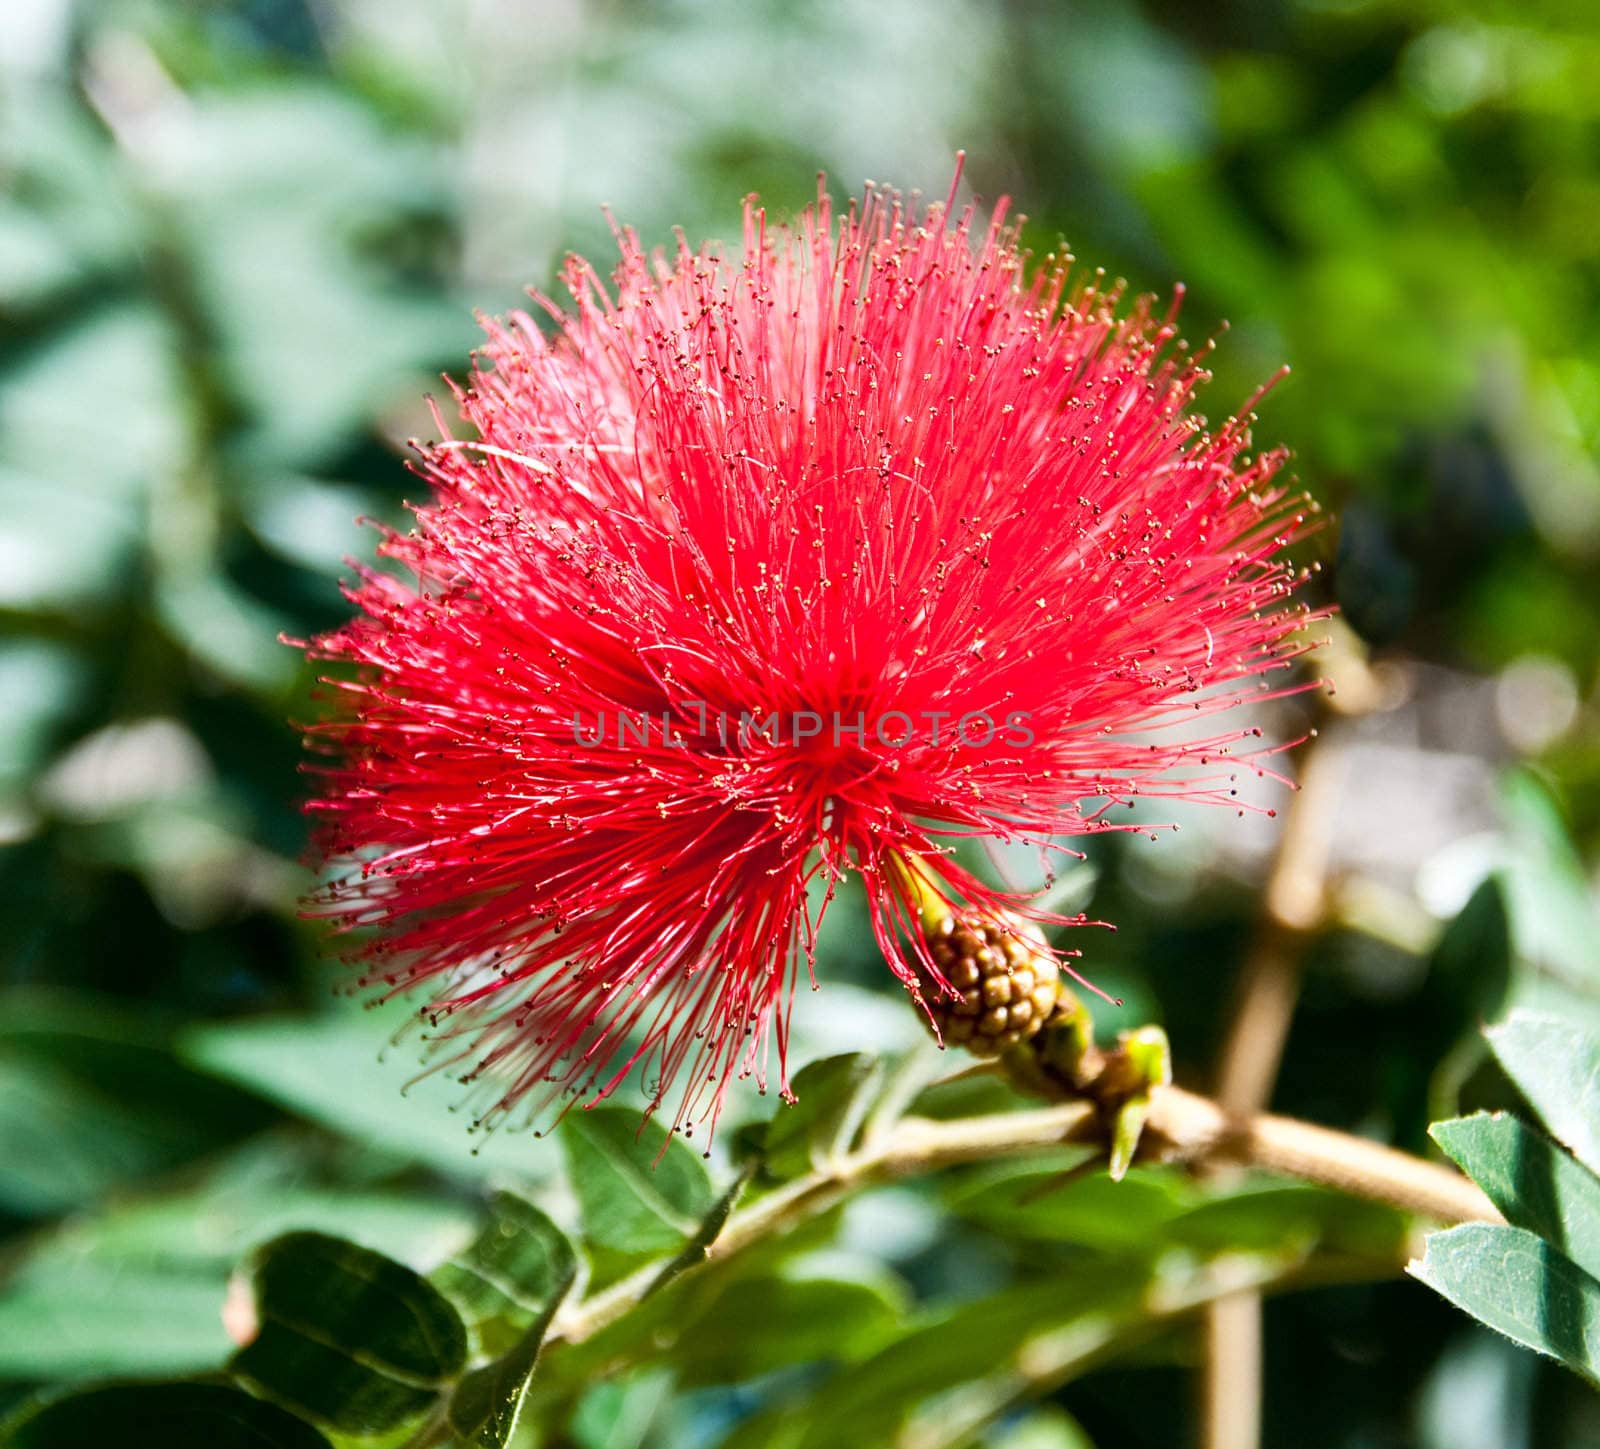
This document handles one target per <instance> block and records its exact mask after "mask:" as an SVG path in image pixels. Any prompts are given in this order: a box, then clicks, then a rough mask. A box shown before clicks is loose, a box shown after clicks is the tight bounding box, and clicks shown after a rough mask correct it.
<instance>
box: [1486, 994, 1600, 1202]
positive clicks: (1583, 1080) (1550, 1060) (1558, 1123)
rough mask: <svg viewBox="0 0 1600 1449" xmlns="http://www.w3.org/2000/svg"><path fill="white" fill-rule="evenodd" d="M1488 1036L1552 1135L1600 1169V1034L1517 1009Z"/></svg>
mask: <svg viewBox="0 0 1600 1449" xmlns="http://www.w3.org/2000/svg"><path fill="white" fill-rule="evenodd" d="M1484 1035H1485V1036H1486V1037H1487V1038H1488V1039H1489V1048H1490V1050H1491V1051H1493V1052H1494V1054H1495V1057H1496V1058H1497V1060H1498V1061H1499V1063H1500V1065H1501V1066H1502V1067H1503V1068H1504V1069H1505V1072H1506V1075H1507V1076H1509V1077H1510V1078H1511V1080H1512V1081H1513V1082H1515V1083H1516V1084H1517V1089H1518V1090H1519V1091H1520V1092H1521V1093H1522V1095H1523V1096H1524V1097H1526V1098H1527V1099H1528V1104H1529V1105H1530V1106H1531V1107H1532V1108H1533V1109H1534V1111H1536V1112H1537V1113H1538V1114H1539V1117H1540V1119H1541V1120H1542V1121H1543V1122H1544V1125H1545V1126H1546V1127H1547V1128H1548V1129H1549V1130H1550V1133H1551V1135H1552V1136H1553V1137H1555V1138H1556V1140H1557V1141H1558V1142H1561V1143H1562V1144H1564V1145H1565V1146H1566V1147H1568V1148H1569V1149H1571V1151H1572V1153H1573V1154H1574V1155H1575V1156H1576V1157H1577V1159H1578V1161H1579V1162H1581V1163H1583V1165H1584V1166H1585V1167H1587V1168H1588V1169H1589V1170H1590V1171H1591V1172H1600V1038H1597V1037H1594V1036H1590V1035H1588V1034H1586V1033H1584V1032H1583V1031H1580V1030H1578V1029H1577V1028H1575V1027H1573V1026H1569V1025H1568V1024H1567V1023H1566V1022H1564V1021H1562V1020H1561V1019H1560V1018H1559V1017H1554V1016H1543V1015H1539V1014H1536V1013H1534V1012H1531V1011H1514V1012H1512V1013H1511V1015H1510V1017H1509V1018H1507V1019H1506V1020H1505V1021H1504V1022H1502V1023H1501V1024H1500V1025H1499V1026H1494V1027H1490V1028H1489V1030H1488V1031H1486V1032H1485V1033H1484Z"/></svg>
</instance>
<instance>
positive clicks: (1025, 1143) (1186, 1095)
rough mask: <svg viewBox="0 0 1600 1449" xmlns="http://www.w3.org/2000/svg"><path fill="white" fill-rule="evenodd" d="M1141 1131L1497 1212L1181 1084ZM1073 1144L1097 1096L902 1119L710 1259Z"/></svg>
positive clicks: (1206, 1152)
mask: <svg viewBox="0 0 1600 1449" xmlns="http://www.w3.org/2000/svg"><path fill="white" fill-rule="evenodd" d="M1145 1133H1146V1134H1147V1137H1148V1138H1149V1140H1150V1141H1151V1142H1152V1144H1153V1145H1159V1148H1160V1149H1161V1151H1162V1153H1163V1155H1164V1156H1166V1157H1168V1158H1169V1159H1173V1160H1180V1161H1184V1162H1190V1163H1200V1162H1206V1161H1232V1162H1237V1163H1241V1164H1244V1165H1250V1166H1256V1167H1260V1168H1264V1169H1266V1170H1268V1171H1272V1172H1279V1173H1284V1174H1286V1175H1288V1176H1292V1177H1296V1178H1299V1179H1301V1180H1302V1181H1305V1182H1313V1183H1319V1184H1322V1185H1324V1186H1328V1187H1334V1188H1338V1189H1340V1190H1342V1191H1344V1192H1349V1193H1352V1194H1354V1195H1356V1196H1359V1197H1364V1198H1369V1199H1372V1200H1374V1201H1378V1202H1385V1203H1390V1204H1392V1205H1394V1206H1396V1207H1400V1208H1404V1209H1406V1210H1408V1211H1411V1212H1414V1213H1416V1214H1418V1215H1419V1216H1423V1217H1428V1218H1434V1219H1437V1220H1440V1221H1445V1222H1461V1221H1466V1220H1479V1221H1491V1222H1492V1221H1499V1214H1498V1213H1496V1212H1495V1209H1494V1207H1493V1206H1492V1204H1491V1203H1490V1202H1489V1200H1488V1199H1487V1198H1486V1197H1484V1195H1483V1194H1482V1193H1481V1192H1480V1191H1479V1190H1478V1189H1477V1188H1476V1187H1475V1186H1473V1184H1472V1183H1471V1182H1469V1181H1468V1180H1467V1179H1466V1178H1464V1177H1462V1176H1460V1175H1459V1174H1457V1173H1456V1172H1454V1171H1452V1170H1451V1169H1449V1168H1446V1167H1441V1166H1438V1165H1436V1164H1434V1163H1430V1162H1425V1161H1423V1160H1422V1159H1421V1158H1417V1157H1412V1156H1410V1155H1408V1154H1407V1153H1404V1152H1397V1151H1395V1150H1394V1149H1392V1148H1389V1147H1383V1146H1380V1145H1378V1144H1377V1143H1373V1142H1368V1141H1366V1140H1365V1139H1363V1138H1360V1137H1352V1136H1349V1135H1347V1134H1345V1133H1342V1132H1334V1131H1330V1130H1328V1129H1327V1128H1322V1127H1315V1126H1312V1125H1311V1124H1309V1123H1306V1122H1298V1121H1295V1120H1293V1119H1292V1118H1288V1117H1273V1116H1267V1115H1260V1116H1255V1117H1251V1118H1246V1119H1238V1118H1234V1117H1231V1116H1230V1115H1229V1114H1228V1113H1226V1112H1224V1111H1223V1109H1222V1108H1221V1107H1220V1106H1219V1105H1218V1104H1217V1103H1216V1102H1213V1101H1211V1100H1210V1099H1209V1098H1206V1097H1201V1096H1197V1095H1196V1094H1194V1093H1192V1092H1186V1091H1183V1090H1181V1089H1180V1088H1177V1087H1158V1088H1156V1089H1155V1090H1154V1092H1153V1093H1152V1095H1151V1101H1150V1113H1149V1117H1148V1120H1147V1122H1146V1125H1145ZM1074 1144H1075V1145H1082V1146H1089V1147H1094V1148H1101V1149H1103V1148H1105V1146H1106V1141H1105V1132H1104V1128H1103V1126H1102V1122H1101V1115H1100V1112H1099V1110H1098V1108H1097V1106H1096V1105H1095V1104H1094V1103H1093V1102H1091V1101H1088V1100H1084V1099H1081V1098H1074V1099H1072V1100H1069V1101H1065V1102H1061V1103H1059V1104H1057V1105H1054V1106H1049V1107H1041V1108H1037V1109H1034V1110H1031V1111H1021V1112H1004V1113H996V1114H993V1115H988V1116H982V1117H964V1118H957V1119H955V1120H952V1121H943V1122H934V1121H928V1120H926V1119H923V1118H918V1117H907V1118H902V1119H901V1120H900V1121H898V1122H896V1123H894V1124H893V1125H892V1126H888V1127H885V1128H884V1129H883V1130H882V1131H881V1132H880V1133H878V1134H877V1135H876V1137H871V1138H869V1139H868V1140H866V1141H864V1142H862V1143H861V1144H860V1145H859V1146H858V1147H856V1148H855V1149H853V1150H852V1151H849V1152H846V1153H842V1154H840V1155H839V1156H837V1157H835V1158H834V1159H832V1160H831V1161H829V1162H827V1163H825V1164H823V1165H821V1166H819V1167H817V1168H816V1169H815V1170H814V1171H812V1172H810V1173H808V1174H807V1175H806V1176H804V1177H800V1178H796V1179H795V1180H793V1181H792V1182H789V1183H786V1184H784V1185H783V1186H782V1187H780V1188H777V1189H775V1190H774V1191H772V1192H770V1193H768V1194H767V1195H766V1196H764V1197H761V1198H758V1199H757V1200H756V1201H755V1202H753V1203H751V1204H750V1205H749V1206H748V1207H745V1208H741V1209H739V1210H738V1211H736V1212H734V1213H733V1214H732V1215H731V1216H730V1217H729V1219H728V1222H727V1225H726V1226H725V1227H724V1228H723V1230H722V1232H721V1233H720V1234H719V1235H718V1237H717V1238H716V1239H715V1240H714V1241H712V1242H711V1243H709V1244H708V1245H707V1246H706V1249H705V1258H706V1261H708V1262H716V1261H721V1260H723V1259H726V1258H731V1257H733V1256H734V1255H735V1254H736V1253H738V1252H740V1251H741V1250H742V1249H744V1248H746V1247H749V1246H750V1245H751V1244H752V1243H756V1242H759V1241H761V1240H762V1239H764V1238H766V1237H768V1236H770V1235H772V1234H774V1233H779V1232H783V1231H785V1230H787V1229H788V1228H790V1227H792V1226H794V1225H795V1224H796V1223H799V1222H801V1221H803V1220H805V1219H806V1218H809V1217H812V1216H814V1215H815V1214H817V1213H820V1212H824V1211H826V1210H827V1209H828V1208H830V1207H832V1206H833V1205H834V1204H835V1203H837V1202H839V1201H841V1200H842V1199H843V1198H845V1197H848V1196H849V1195H851V1194H852V1193H854V1192H858V1191H861V1190H863V1189H865V1188H869V1187H874V1186H877V1185H879V1184H882V1183H886V1182H892V1181H895V1180H898V1179H901V1178H907V1177H916V1176H920V1175H922V1174H923V1173H929V1172H935V1171H938V1170H939V1169H940V1168H944V1167H951V1166H955V1165H957V1164H960V1163H968V1162H983V1161H989V1160H992V1159H996V1158H1002V1157H1007V1156H1012V1155H1015V1154H1019V1153H1027V1152H1037V1151H1040V1150H1041V1149H1048V1148H1051V1147H1060V1146H1063V1145H1074ZM660 1271H661V1265H660V1264H659V1263H652V1264H648V1265H646V1266H645V1267H644V1268H641V1269H639V1270H638V1271H637V1272H635V1273H632V1274H630V1275H629V1276H628V1277H626V1278H623V1279H622V1280H621V1281H619V1282H617V1283H614V1284H613V1285H612V1286H611V1287H609V1288H606V1289H603V1290H602V1291H600V1292H599V1293H595V1294H591V1295H590V1296H588V1297H587V1298H585V1299H583V1300H582V1301H581V1302H579V1303H576V1304H571V1305H569V1306H567V1307H566V1308H564V1309H563V1310H562V1311H561V1313H560V1314H559V1315H558V1316H557V1318H556V1321H555V1324H554V1325H553V1328H552V1331H551V1334H550V1339H549V1341H550V1342H551V1343H555V1342H560V1341H565V1342H567V1343H581V1342H582V1341H583V1340H585V1339H587V1338H591V1337H593V1336H594V1335H595V1334H596V1333H598V1332H599V1331H600V1330H601V1329H602V1328H605V1327H606V1326H607V1325H608V1324H610V1323H613V1322H615V1321H616V1320H617V1319H618V1318H620V1317H622V1316H623V1315H624V1314H626V1313H627V1311H628V1310H629V1309H630V1308H631V1307H632V1306H633V1305H634V1304H635V1303H636V1302H638V1301H639V1300H640V1299H641V1298H643V1297H644V1296H645V1294H646V1293H647V1292H648V1291H649V1290H650V1288H651V1286H652V1285H653V1284H654V1283H655V1282H656V1281H657V1280H658V1279H659V1277H660Z"/></svg>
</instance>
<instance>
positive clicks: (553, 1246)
mask: <svg viewBox="0 0 1600 1449" xmlns="http://www.w3.org/2000/svg"><path fill="white" fill-rule="evenodd" d="M519 1206H521V1207H523V1208H525V1209H526V1210H527V1212H528V1213H535V1212H536V1211H537V1210H536V1209H532V1208H527V1205H526V1204H519ZM537 1216H538V1217H539V1218H540V1219H543V1225H542V1226H539V1225H537V1224H534V1223H533V1222H532V1220H531V1219H528V1218H526V1217H524V1218H523V1220H522V1221H523V1224H524V1226H520V1227H516V1228H514V1233H526V1232H529V1231H531V1232H532V1233H533V1235H534V1236H536V1237H538V1238H539V1239H540V1241H541V1243H542V1246H543V1248H544V1254H543V1259H542V1261H541V1263H540V1264H539V1266H538V1267H537V1268H536V1269H535V1274H536V1277H537V1281H538V1283H539V1284H540V1285H541V1286H540V1290H539V1291H540V1294H541V1296H542V1298H543V1306H542V1308H541V1310H540V1312H539V1314H538V1316H537V1317H536V1318H535V1319H534V1320H533V1322H532V1323H531V1324H530V1325H529V1326H528V1328H527V1330H526V1332H524V1334H523V1335H522V1337H521V1338H520V1339H519V1340H518V1341H517V1342H516V1343H515V1344H514V1345H513V1346H512V1347H511V1349H510V1350H509V1351H508V1352H507V1353H505V1354H504V1355H503V1356H502V1357H501V1358H499V1359H497V1360H495V1362H493V1363H491V1364H487V1365H485V1366H484V1367H483V1368H481V1369H478V1370H476V1371H475V1372H473V1373H470V1374H468V1375H467V1377H466V1378H464V1379H463V1380H462V1381H461V1384H460V1386H459V1387H458V1388H457V1389H456V1391H455V1393H454V1394H453V1395H452V1396H451V1399H450V1426H451V1428H453V1429H454V1430H455V1432H456V1433H457V1434H458V1435H459V1436H460V1437H461V1438H462V1439H464V1440H465V1441H466V1442H467V1443H468V1444H470V1445H473V1446H475V1449H504V1446H505V1445H507V1444H509V1443H510V1442H511V1440H512V1436H513V1435H515V1433H516V1432H517V1424H518V1422H519V1420H520V1419H521V1417H522V1411H523V1407H524V1405H525V1404H526V1403H527V1399H528V1389H529V1386H530V1385H531V1383H532V1381H533V1371H534V1368H535V1366H536V1365H537V1364H538V1362H539V1350H540V1349H541V1348H542V1347H543V1346H544V1336H545V1334H546V1333H547V1332H548V1331H549V1329H550V1323H551V1320H552V1319H554V1318H555V1316H556V1310H557V1309H558V1308H559V1307H560V1306H561V1300H562V1299H563V1298H564V1297H565V1296H566V1294H567V1291H568V1290H569V1289H570V1288H571V1287H572V1282H573V1279H574V1278H575V1277H576V1276H577V1259H576V1257H575V1256H574V1255H573V1252H572V1249H571V1247H569V1246H568V1244H567V1241H566V1239H565V1238H563V1237H561V1235H560V1234H559V1233H558V1232H556V1229H555V1226H554V1224H552V1223H551V1222H550V1221H549V1219H548V1218H544V1215H543V1214H542V1213H538V1214H537ZM519 1261H524V1262H525V1261H526V1259H525V1258H524V1259H519Z"/></svg>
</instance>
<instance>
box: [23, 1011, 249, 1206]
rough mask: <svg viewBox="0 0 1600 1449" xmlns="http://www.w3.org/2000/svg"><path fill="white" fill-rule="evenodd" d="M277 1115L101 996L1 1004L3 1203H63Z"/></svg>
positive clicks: (76, 1201) (151, 1170)
mask: <svg viewBox="0 0 1600 1449" xmlns="http://www.w3.org/2000/svg"><path fill="white" fill-rule="evenodd" d="M270 1118H271V1114H270V1113H269V1112H267V1111H265V1110H264V1109H263V1108H262V1106H261V1104H260V1103H259V1102H255V1101H252V1100H251V1099H250V1098H248V1097H246V1096H244V1095H242V1094H240V1093H237V1092H233V1091H229V1090H226V1089H223V1090H218V1089H217V1086H216V1084H215V1083H213V1082H208V1081H207V1080H206V1079H205V1078H204V1077H201V1076H198V1075H197V1074H195V1073H194V1072H192V1071H189V1070H188V1069H187V1068H185V1067H184V1066H182V1065H181V1064H179V1063H178V1062H176V1061H174V1060H173V1057H172V1054H171V1052H170V1051H169V1050H168V1048H167V1045H166V1042H165V1041H164V1039H163V1037H162V1034H161V1033H160V1032H159V1031H157V1030H156V1029H154V1028H153V1027H151V1026H149V1025H147V1024H146V1023H144V1022H142V1021H140V1020H138V1019H137V1018H135V1017H132V1016H130V1015H129V1014H128V1013H126V1012H123V1011H120V1010H114V1009H112V1008H109V1007H105V1008H102V1007H101V1006H100V1005H99V1004H97V1003H96V1004H90V1003H79V1002H53V1001H48V1000H41V999H39V998H35V997H32V996H28V995H24V994H14V995H11V996H10V997H8V998H7V999H6V1001H5V1004H4V1007H3V1009H0V1161H3V1162H4V1163H5V1164H6V1169H5V1171H4V1172H3V1173H0V1207H4V1208H6V1209H8V1210H10V1211H11V1212H14V1213H18V1214H22V1215H27V1216H33V1215H43V1214H46V1213H55V1212H61V1211H63V1210H65V1209H68V1208H72V1207H76V1206H78V1205H79V1204H81V1203H85V1202H88V1201H91V1200H92V1199H94V1198H96V1197H99V1196H100V1195H102V1194H103V1193H105V1192H106V1191H108V1190H109V1189H111V1188H112V1187H115V1186H117V1185H119V1184H121V1183H123V1182H126V1181H130V1180H134V1179H137V1178H140V1177H144V1176H147V1175H149V1174H151V1173H154V1172H159V1171H161V1170H163V1169H166V1168H170V1167H173V1166H176V1165H177V1164H179V1163H181V1162H185V1161H188V1160H190V1159H192V1158H195V1157H198V1156H200V1155H201V1154H203V1153H206V1152H209V1151H214V1150H216V1149H217V1148H218V1147H220V1146H222V1145H224V1144H225V1143H227V1142H230V1141H232V1140H234V1139H235V1138H236V1137H238V1136H242V1135H243V1134H245V1133H248V1132H252V1131H255V1130H258V1129H259V1128H260V1127H262V1126H263V1125H265V1124H266V1122H267V1121H269V1120H270Z"/></svg>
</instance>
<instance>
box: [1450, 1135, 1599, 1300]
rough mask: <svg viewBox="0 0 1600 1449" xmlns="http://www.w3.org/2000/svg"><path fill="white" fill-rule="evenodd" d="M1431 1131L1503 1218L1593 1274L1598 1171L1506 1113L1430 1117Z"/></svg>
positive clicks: (1596, 1257)
mask: <svg viewBox="0 0 1600 1449" xmlns="http://www.w3.org/2000/svg"><path fill="white" fill-rule="evenodd" d="M1431 1131H1432V1134H1433V1140H1434V1141H1435V1142H1437V1143H1438V1144H1439V1146H1441V1147H1442V1148H1444V1150H1445V1151H1446V1152H1448V1153H1449V1154H1450V1156H1451V1157H1452V1158H1454V1159H1455V1161H1456V1162H1457V1164H1459V1166H1460V1167H1461V1169H1462V1171H1463V1172H1465V1173H1466V1174H1467V1175H1468V1176H1469V1177H1471V1178H1472V1180H1473V1181H1474V1182H1476V1183H1477V1184H1478V1186H1479V1187H1481V1188H1482V1189H1483V1190H1484V1191H1485V1192H1486V1193H1488V1194H1489V1198H1490V1201H1492V1202H1493V1203H1494V1205H1495V1206H1496V1207H1497V1208H1499V1209H1500V1211H1501V1212H1502V1213H1504V1214H1505V1216H1506V1221H1507V1222H1509V1223H1510V1224H1511V1225H1512V1226H1513V1227H1518V1228H1527V1229H1528V1230H1529V1231H1530V1232H1534V1233H1537V1234H1538V1235H1539V1236H1540V1237H1541V1238H1544V1239H1545V1240H1546V1241H1547V1242H1550V1243H1552V1244H1554V1246H1556V1247H1557V1248H1560V1249H1561V1251H1562V1252H1564V1253H1565V1254H1566V1255H1567V1256H1568V1257H1569V1258H1571V1259H1572V1260H1573V1262H1575V1263H1576V1264H1577V1265H1578V1266H1579V1267H1580V1268H1582V1269H1583V1270H1584V1271H1585V1272H1586V1273H1590V1274H1592V1275H1594V1276H1595V1277H1597V1278H1600V1178H1596V1177H1595V1175H1594V1174H1593V1173H1592V1172H1590V1171H1589V1170H1588V1169H1587V1168H1585V1167H1583V1166H1582V1165H1581V1164H1579V1163H1577V1162H1575V1161H1574V1160H1573V1159H1572V1158H1571V1157H1569V1156H1568V1155H1567V1154H1566V1153H1565V1152H1563V1151H1561V1149H1560V1148H1558V1147H1557V1146H1556V1145H1555V1144H1554V1143H1553V1142H1551V1141H1550V1139H1549V1138H1548V1137H1546V1136H1545V1135H1544V1134H1543V1133H1542V1132H1536V1131H1534V1129H1533V1128H1531V1127H1529V1126H1527V1125H1526V1124H1525V1123H1523V1122H1520V1121H1518V1119H1517V1118H1515V1117H1512V1116H1509V1115H1507V1114H1506V1113H1502V1112H1497V1113H1494V1114H1492V1115H1491V1114H1489V1113H1487V1112H1480V1113H1479V1114H1478V1115H1477V1116H1475V1117H1460V1118H1457V1119H1456V1120H1454V1121H1452V1122H1437V1123H1435V1124H1434V1126H1433V1127H1432V1129H1431Z"/></svg>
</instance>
